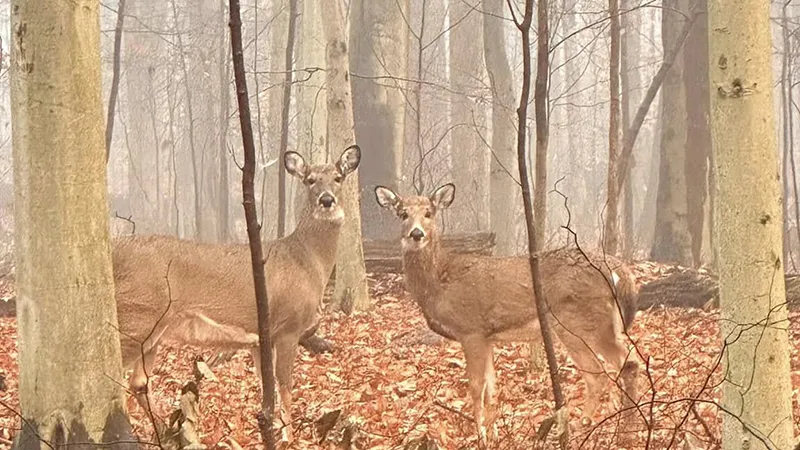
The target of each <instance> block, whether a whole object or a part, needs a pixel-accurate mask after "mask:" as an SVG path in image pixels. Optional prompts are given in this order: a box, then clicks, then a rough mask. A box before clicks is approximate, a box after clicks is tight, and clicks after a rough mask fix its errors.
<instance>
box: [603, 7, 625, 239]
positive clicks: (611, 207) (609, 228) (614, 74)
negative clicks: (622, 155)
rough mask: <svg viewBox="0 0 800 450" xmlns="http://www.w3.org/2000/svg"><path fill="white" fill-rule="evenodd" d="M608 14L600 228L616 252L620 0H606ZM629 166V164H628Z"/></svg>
mask: <svg viewBox="0 0 800 450" xmlns="http://www.w3.org/2000/svg"><path fill="white" fill-rule="evenodd" d="M608 15H609V17H610V21H611V27H610V34H611V47H610V50H609V53H610V58H609V61H610V62H609V66H608V67H609V69H608V70H609V95H610V100H611V104H610V106H609V108H608V111H609V118H608V183H607V189H608V202H607V203H606V221H605V227H604V229H603V251H604V252H605V253H608V254H610V255H616V254H617V249H618V247H619V194H620V192H619V181H618V180H617V178H618V176H619V175H618V170H619V167H618V165H619V162H618V159H619V120H620V117H619V115H620V110H619V107H620V104H619V58H620V55H619V51H620V49H619V41H620V20H619V0H608ZM628 167H630V166H628Z"/></svg>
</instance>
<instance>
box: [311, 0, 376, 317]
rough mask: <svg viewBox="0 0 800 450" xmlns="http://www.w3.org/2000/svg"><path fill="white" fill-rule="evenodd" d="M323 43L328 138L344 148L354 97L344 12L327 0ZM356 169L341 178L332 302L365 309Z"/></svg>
mask: <svg viewBox="0 0 800 450" xmlns="http://www.w3.org/2000/svg"><path fill="white" fill-rule="evenodd" d="M321 11H322V17H323V18H324V20H323V21H322V24H323V31H324V35H325V41H326V42H327V47H326V57H325V61H326V67H327V69H326V80H327V93H328V139H329V142H330V145H331V147H333V148H338V149H344V148H346V147H347V146H349V145H351V144H352V143H353V141H354V140H355V129H354V124H353V101H352V98H351V97H350V89H351V88H350V75H349V64H348V59H347V41H346V40H345V35H344V29H343V27H342V23H343V22H344V20H343V17H342V16H343V15H342V12H341V11H340V10H339V7H338V5H337V3H336V2H332V1H326V2H323V3H322V7H321ZM358 186H359V184H358V172H353V173H352V174H350V175H349V176H348V177H347V179H346V180H345V181H344V185H343V186H342V193H341V195H340V197H341V198H340V199H341V200H342V202H343V207H344V212H345V221H344V225H342V231H341V235H340V236H339V250H338V252H337V255H336V287H335V288H334V291H333V300H332V302H333V305H334V307H336V308H341V309H342V310H344V311H349V310H351V309H356V310H366V309H368V308H369V307H370V306H371V304H370V299H369V292H368V290H367V274H366V270H365V268H364V251H363V248H362V244H361V217H360V214H359V213H360V208H359V202H360V200H359V195H358Z"/></svg>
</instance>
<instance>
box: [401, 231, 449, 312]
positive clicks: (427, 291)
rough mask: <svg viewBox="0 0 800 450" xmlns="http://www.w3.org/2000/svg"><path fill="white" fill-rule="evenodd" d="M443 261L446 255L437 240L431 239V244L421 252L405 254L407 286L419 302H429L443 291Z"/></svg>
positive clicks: (404, 268) (404, 264) (406, 252)
mask: <svg viewBox="0 0 800 450" xmlns="http://www.w3.org/2000/svg"><path fill="white" fill-rule="evenodd" d="M443 260H444V255H443V254H442V251H441V250H440V249H439V244H438V240H436V239H431V242H430V243H429V244H428V245H427V246H425V247H424V248H422V249H420V250H413V251H405V252H403V270H404V271H405V274H406V285H407V287H408V290H409V291H410V292H411V294H413V295H414V297H416V298H417V300H418V301H419V302H421V303H425V302H427V301H428V300H429V299H430V298H431V297H433V296H435V295H436V294H437V293H438V292H439V291H440V290H441V280H440V273H441V269H442V267H441V264H442V262H443Z"/></svg>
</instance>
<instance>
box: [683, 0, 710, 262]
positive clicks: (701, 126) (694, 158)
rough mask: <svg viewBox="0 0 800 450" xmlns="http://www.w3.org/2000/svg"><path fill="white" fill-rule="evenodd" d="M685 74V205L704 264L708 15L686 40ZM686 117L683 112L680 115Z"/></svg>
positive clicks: (701, 2)
mask: <svg viewBox="0 0 800 450" xmlns="http://www.w3.org/2000/svg"><path fill="white" fill-rule="evenodd" d="M694 1H695V2H696V4H697V8H698V10H699V11H705V10H706V9H707V0H694ZM683 56H684V67H685V72H684V74H683V80H684V85H685V86H686V102H685V103H686V112H685V114H686V120H687V129H686V144H685V151H686V166H685V171H686V185H687V189H686V194H687V195H686V204H687V213H688V217H687V219H688V227H689V236H690V239H691V241H690V242H691V252H692V261H693V263H694V266H695V267H700V265H701V264H702V260H701V257H702V249H703V226H704V222H705V203H706V199H707V197H708V157H709V154H710V153H711V131H710V129H709V125H708V112H709V95H710V93H709V88H708V15H707V14H700V15H698V17H697V19H696V20H695V22H694V25H693V26H692V31H690V32H689V36H688V37H687V38H686V49H685V51H684V54H683ZM679 114H683V112H681V113H679Z"/></svg>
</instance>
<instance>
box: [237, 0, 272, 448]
mask: <svg viewBox="0 0 800 450" xmlns="http://www.w3.org/2000/svg"><path fill="white" fill-rule="evenodd" d="M230 28H231V54H232V56H233V58H232V59H233V74H234V78H235V82H236V99H237V103H238V106H239V124H240V126H241V132H242V147H243V149H244V166H243V167H242V204H243V206H244V215H245V220H246V221H247V238H248V240H249V242H250V262H251V264H252V271H253V284H254V288H255V296H256V305H257V315H258V336H259V340H258V344H259V347H260V351H261V358H260V359H261V367H259V369H260V370H261V382H262V389H261V392H262V394H263V395H262V400H261V417H259V420H258V422H259V428H260V430H261V436H262V438H263V441H264V447H265V448H266V449H267V450H275V436H274V435H273V433H272V411H273V409H274V408H275V379H274V377H273V364H272V342H271V339H270V333H269V331H270V329H269V299H268V297H267V285H266V276H265V275H264V256H263V252H262V248H261V226H260V225H259V223H258V213H257V212H256V195H255V186H254V179H255V171H256V146H255V141H254V140H253V125H252V122H251V120H250V101H249V97H248V95H247V77H246V75H245V71H244V51H243V50H242V19H241V15H240V13H239V0H230Z"/></svg>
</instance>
